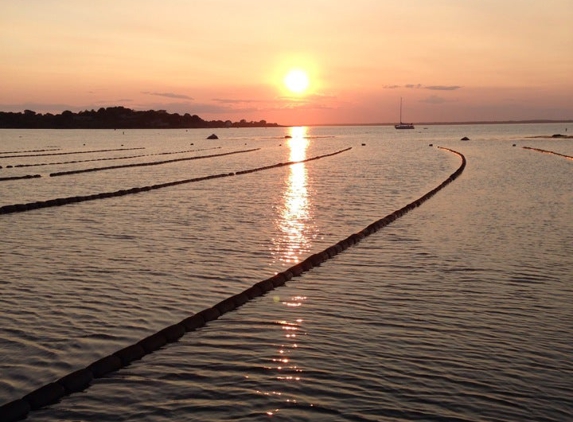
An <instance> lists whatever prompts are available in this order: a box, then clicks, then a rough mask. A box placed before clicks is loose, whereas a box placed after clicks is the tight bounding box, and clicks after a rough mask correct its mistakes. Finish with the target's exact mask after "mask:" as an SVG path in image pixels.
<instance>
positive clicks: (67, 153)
mask: <svg viewBox="0 0 573 422" xmlns="http://www.w3.org/2000/svg"><path fill="white" fill-rule="evenodd" d="M136 149H145V148H144V147H137V148H115V149H96V150H90V151H72V152H55V153H51V154H31V155H2V156H0V158H20V157H48V156H50V155H71V154H94V153H96V152H113V151H133V150H136Z"/></svg>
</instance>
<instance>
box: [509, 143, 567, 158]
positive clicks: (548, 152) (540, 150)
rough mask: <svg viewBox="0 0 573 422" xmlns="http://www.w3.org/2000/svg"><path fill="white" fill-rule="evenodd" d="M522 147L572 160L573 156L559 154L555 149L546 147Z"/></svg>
mask: <svg viewBox="0 0 573 422" xmlns="http://www.w3.org/2000/svg"><path fill="white" fill-rule="evenodd" d="M514 145H515V144H514ZM522 148H523V149H529V150H531V151H537V152H542V153H544V154H552V155H557V156H559V157H564V158H568V159H569V160H573V157H572V156H570V155H565V154H560V153H558V152H555V151H549V150H547V149H541V148H533V147H522Z"/></svg>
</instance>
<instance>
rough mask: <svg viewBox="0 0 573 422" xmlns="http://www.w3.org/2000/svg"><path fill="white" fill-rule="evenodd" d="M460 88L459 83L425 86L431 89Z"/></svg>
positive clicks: (453, 89)
mask: <svg viewBox="0 0 573 422" xmlns="http://www.w3.org/2000/svg"><path fill="white" fill-rule="evenodd" d="M460 88H461V86H458V85H431V86H425V87H424V89H431V90H433V91H455V90H456V89H460Z"/></svg>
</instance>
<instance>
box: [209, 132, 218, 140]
mask: <svg viewBox="0 0 573 422" xmlns="http://www.w3.org/2000/svg"><path fill="white" fill-rule="evenodd" d="M207 139H219V137H218V136H217V135H215V134H214V133H213V134H211V135H209V136H207Z"/></svg>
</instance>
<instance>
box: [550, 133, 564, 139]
mask: <svg viewBox="0 0 573 422" xmlns="http://www.w3.org/2000/svg"><path fill="white" fill-rule="evenodd" d="M551 137H552V138H565V135H561V134H560V133H556V134H554V135H551Z"/></svg>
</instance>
